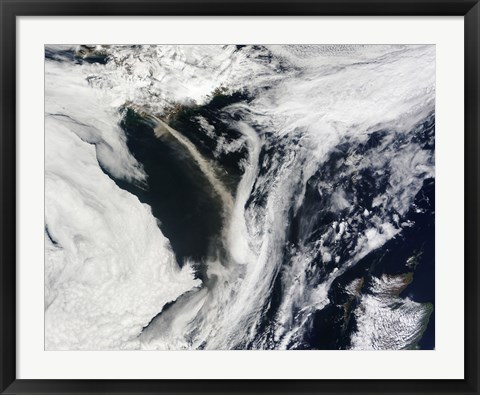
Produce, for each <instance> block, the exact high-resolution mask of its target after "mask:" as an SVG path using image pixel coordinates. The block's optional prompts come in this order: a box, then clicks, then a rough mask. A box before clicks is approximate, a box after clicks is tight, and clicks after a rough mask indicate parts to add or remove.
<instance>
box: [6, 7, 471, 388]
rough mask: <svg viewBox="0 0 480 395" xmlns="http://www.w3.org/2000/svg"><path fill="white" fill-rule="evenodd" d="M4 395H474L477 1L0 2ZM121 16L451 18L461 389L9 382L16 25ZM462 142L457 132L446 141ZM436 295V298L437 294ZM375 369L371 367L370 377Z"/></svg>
mask: <svg viewBox="0 0 480 395" xmlns="http://www.w3.org/2000/svg"><path fill="white" fill-rule="evenodd" d="M0 14H1V44H0V45H1V47H0V54H1V55H0V56H1V66H0V67H1V84H0V86H1V102H0V103H1V113H0V117H1V133H0V138H1V140H0V147H1V161H0V173H1V175H0V183H1V228H0V243H1V244H0V251H1V261H0V273H1V285H0V292H1V303H0V317H1V323H0V347H1V348H0V349H1V356H0V391H1V393H2V394H30V393H31V394H58V393H65V394H70V393H72V394H73V393H76V394H80V393H82V394H93V393H95V394H117V393H118V394H147V393H148V394H154V393H158V394H187V393H188V394H218V393H235V394H247V393H248V394H267V393H268V394H273V393H279V394H280V393H281V394H286V393H292V394H293V393H298V394H307V393H309V394H329V393H332V394H334V393H335V394H339V393H344V394H357V393H388V394H393V393H397V394H398V393H409V394H421V393H438V394H447V393H449V394H479V393H480V392H479V391H480V390H479V382H478V375H479V364H478V362H479V325H478V323H479V286H478V284H480V278H479V271H478V263H479V259H478V258H479V256H478V224H479V217H478V201H479V193H478V190H479V182H478V177H479V167H480V166H479V165H480V159H479V158H480V149H479V145H478V144H479V139H478V133H479V131H480V120H479V119H480V118H479V111H480V100H479V97H480V85H479V68H480V62H479V57H480V44H479V43H480V41H479V38H480V4H479V2H478V0H419V1H415V0H393V1H387V0H383V1H382V0H300V1H295V2H294V1H293V0H284V1H282V0H277V1H273V0H232V1H220V0H207V1H204V0H197V1H195V0H176V1H175V0H140V1H129V0H99V1H95V2H94V1H91V0H75V1H66V0H49V1H48V0H17V1H13V0H0ZM79 15H82V16H94V15H97V16H104V15H115V16H126V15H136V16H140V15H194V16H201V15H218V16H225V15H285V16H289V15H292V16H293V15H326V16H331V15H352V16H360V15H371V16H384V15H457V16H463V17H464V21H465V36H464V38H465V42H464V45H465V132H464V133H465V163H464V165H465V213H464V215H465V379H463V380H24V379H17V378H16V362H17V361H16V308H15V306H16V300H15V299H16V275H15V272H16V198H17V196H16V143H15V140H16V119H15V117H16V58H15V55H16V17H17V16H79ZM456 132H458V133H460V132H461V127H459V130H458V131H452V133H456ZM440 292H441V291H440ZM372 369H374V367H372Z"/></svg>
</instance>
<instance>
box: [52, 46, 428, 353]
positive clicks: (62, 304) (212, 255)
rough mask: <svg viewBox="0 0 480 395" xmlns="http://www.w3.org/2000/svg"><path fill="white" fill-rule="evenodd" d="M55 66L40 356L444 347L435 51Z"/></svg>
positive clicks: (303, 49)
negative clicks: (438, 323)
mask: <svg viewBox="0 0 480 395" xmlns="http://www.w3.org/2000/svg"><path fill="white" fill-rule="evenodd" d="M45 54H46V59H45V147H46V154H45V250H46V255H45V347H46V349H47V350H122V349H145V350H180V349H351V348H354V349H404V348H433V347H434V340H433V334H432V333H433V329H432V325H433V324H432V322H433V320H432V319H431V317H432V314H433V313H432V312H433V304H434V280H433V279H434V261H433V256H434V254H433V253H432V251H433V249H434V227H433V221H434V180H435V168H434V147H435V145H434V127H435V113H434V110H435V47H434V46H430V45H423V46H419V45H366V46H361V45H352V46H348V45H290V46H276V45H273V46H236V45H230V46H221V45H196V46H190V45H189V46H187V45H180V46H171V45H135V46H117V45H104V46H47V47H46V49H45Z"/></svg>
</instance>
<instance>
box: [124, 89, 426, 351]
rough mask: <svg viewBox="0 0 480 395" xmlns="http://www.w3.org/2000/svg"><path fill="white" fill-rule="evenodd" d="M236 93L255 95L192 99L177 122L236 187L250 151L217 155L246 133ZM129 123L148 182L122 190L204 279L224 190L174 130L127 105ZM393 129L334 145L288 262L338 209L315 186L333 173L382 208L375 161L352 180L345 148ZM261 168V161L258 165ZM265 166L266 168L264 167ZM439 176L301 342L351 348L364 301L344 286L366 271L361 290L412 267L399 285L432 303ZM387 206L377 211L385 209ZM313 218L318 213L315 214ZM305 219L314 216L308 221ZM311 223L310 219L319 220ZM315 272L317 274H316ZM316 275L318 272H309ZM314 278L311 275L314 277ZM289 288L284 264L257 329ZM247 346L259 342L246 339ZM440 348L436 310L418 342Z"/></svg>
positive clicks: (298, 219) (332, 295)
mask: <svg viewBox="0 0 480 395" xmlns="http://www.w3.org/2000/svg"><path fill="white" fill-rule="evenodd" d="M237 102H245V103H247V102H248V98H247V97H245V96H242V95H240V94H237V95H234V96H222V95H220V96H218V97H216V98H214V100H212V101H211V102H210V103H209V104H208V105H206V106H202V107H196V108H188V109H183V110H181V111H179V112H178V113H177V114H176V115H175V117H173V119H171V120H170V125H171V126H172V127H173V128H175V129H176V130H177V131H179V132H180V133H182V134H183V135H184V136H186V137H187V138H188V139H189V140H190V141H192V142H193V143H194V144H195V146H196V147H197V149H198V150H199V151H200V152H201V153H202V155H204V156H205V157H207V158H208V159H209V160H211V161H213V162H214V163H215V164H216V165H217V166H218V167H219V168H220V169H222V171H221V172H220V173H219V174H221V177H222V181H223V182H224V183H225V184H226V186H227V188H228V189H230V190H231V191H232V194H234V192H235V189H236V185H237V183H238V182H239V180H240V178H241V176H242V172H243V170H242V166H241V165H240V163H241V160H242V159H244V158H245V157H246V155H247V152H246V150H245V149H240V150H238V151H235V152H231V153H228V154H220V155H218V154H217V155H214V154H213V152H214V151H215V147H216V144H217V141H216V139H217V138H219V137H220V136H223V137H224V138H225V137H226V138H228V139H231V140H235V139H238V138H239V137H240V134H239V133H238V132H237V131H235V130H234V129H233V128H230V127H229V126H228V125H229V122H231V121H234V120H238V119H234V118H233V117H232V116H231V115H227V114H226V113H225V112H223V111H222V108H223V107H225V106H227V105H229V104H232V103H237ZM199 115H201V116H202V117H204V118H205V119H206V120H207V121H208V122H209V123H210V124H212V125H214V126H215V136H214V137H212V136H207V135H206V134H205V133H202V132H201V131H200V130H199V127H198V123H197V121H196V117H197V116H199ZM121 126H122V128H123V129H124V130H125V132H126V136H127V145H128V148H129V150H130V152H131V153H132V154H133V156H134V157H135V158H136V159H137V160H138V161H139V162H140V163H141V164H142V165H143V167H144V170H145V173H146V174H147V176H148V187H147V188H142V187H140V186H138V185H133V184H130V183H126V182H124V181H121V180H115V181H116V182H117V184H118V185H119V186H120V187H122V188H124V189H125V190H127V191H129V192H131V193H133V194H135V195H136V196H137V197H138V198H139V199H140V200H141V201H142V202H144V203H147V204H148V205H150V206H151V207H152V212H153V215H154V216H155V217H156V218H157V219H158V221H159V227H160V229H161V231H162V233H163V234H164V235H165V236H166V237H167V238H168V239H169V240H170V243H171V245H172V249H173V251H174V253H175V255H176V257H177V260H178V262H179V265H183V263H184V262H185V260H187V259H188V260H192V261H194V262H196V268H197V274H198V276H199V277H200V278H202V280H205V281H206V280H207V279H206V276H205V270H206V267H205V266H204V265H205V262H206V259H207V257H209V256H214V255H215V254H218V253H219V252H218V251H219V248H220V245H219V242H218V240H219V238H220V233H221V231H222V225H223V222H222V217H221V212H222V207H221V202H220V200H219V198H218V196H217V195H216V194H215V193H213V191H212V188H211V185H210V184H209V182H208V180H207V179H206V177H205V176H204V175H203V173H202V172H201V170H200V169H199V168H198V166H197V165H196V163H195V162H194V161H193V160H192V158H191V157H190V154H189V153H188V152H187V150H186V149H185V148H184V147H183V146H182V145H181V144H180V143H178V141H176V140H175V139H174V138H172V137H171V136H170V138H169V137H168V136H165V137H162V138H158V137H156V136H155V134H154V132H153V124H152V123H151V122H150V121H148V120H147V119H144V118H142V117H140V116H139V115H138V114H137V113H135V112H134V111H133V110H131V109H127V110H126V112H125V116H124V121H123V122H122V125H121ZM434 126H435V122H434V117H433V116H431V117H429V119H427V120H426V121H425V123H424V124H423V125H420V127H418V128H417V129H416V132H415V137H414V138H416V139H419V141H420V143H421V144H423V146H424V149H431V150H433V149H434ZM389 133H390V132H389V131H378V132H375V133H372V134H371V135H370V138H369V139H368V141H367V142H366V143H365V144H363V145H360V146H356V147H354V148H352V146H350V145H349V144H347V143H346V144H344V145H343V146H339V147H338V149H337V150H336V151H335V152H333V153H332V154H331V157H330V159H329V160H328V161H327V162H326V163H325V164H324V166H322V167H321V168H320V169H319V170H318V172H317V173H316V174H315V175H314V177H312V179H311V180H310V181H309V183H308V185H307V190H306V193H305V198H304V201H303V203H302V206H301V208H300V209H299V210H298V212H297V213H296V215H294V214H293V211H292V213H291V216H290V220H289V224H288V227H287V228H288V230H287V236H288V237H287V243H286V246H285V252H284V262H283V264H282V265H283V266H284V267H288V264H289V260H290V259H291V255H290V252H291V251H292V250H294V249H295V247H296V246H300V245H304V244H308V243H312V242H315V241H316V237H318V236H319V235H321V234H322V233H323V232H324V230H325V229H326V228H327V227H331V226H332V223H334V221H337V220H338V219H339V218H340V214H342V213H333V212H330V211H329V210H328V209H326V207H329V200H328V199H329V197H328V194H327V193H325V194H324V195H322V196H323V197H319V194H318V185H317V184H318V182H319V181H320V180H328V181H329V182H330V184H332V185H341V187H342V188H343V189H344V190H345V191H347V193H349V194H352V195H355V196H356V199H357V202H358V208H356V209H355V210H356V211H354V212H353V213H352V216H353V217H354V218H356V217H355V215H358V216H360V215H361V212H362V211H363V210H364V208H368V209H369V210H370V211H375V208H374V207H372V201H373V197H374V196H375V195H376V194H377V193H378V192H379V190H386V188H387V187H388V183H387V181H388V179H385V180H382V179H378V178H376V177H375V175H374V172H373V170H371V169H363V170H362V172H363V173H362V174H361V175H362V177H361V178H360V181H357V182H352V181H351V179H350V178H348V177H346V176H345V175H344V174H343V173H342V166H341V165H339V163H343V161H344V160H345V158H346V156H347V155H348V154H349V153H351V151H352V149H355V150H356V153H358V154H361V155H369V154H370V152H372V150H373V149H375V147H377V146H378V145H379V144H380V142H381V141H382V139H383V138H384V137H385V136H386V135H388V134H389ZM281 149H282V148H281V144H270V145H269V144H266V145H265V146H264V148H263V149H262V152H261V154H260V159H259V161H260V163H264V162H265V163H267V162H268V161H269V157H270V156H271V155H273V154H274V153H277V154H278V152H279V150H281ZM260 168H261V169H262V168H264V167H262V166H260ZM261 171H262V170H261ZM253 200H255V201H256V203H259V202H261V201H262V196H253V195H252V196H251V198H250V199H249V201H248V202H247V206H248V205H249V204H251V202H252V201H253ZM434 208H435V180H434V179H427V180H426V181H425V182H424V184H423V187H422V189H421V190H420V192H419V193H418V194H417V196H416V198H415V203H414V205H413V206H412V207H411V209H410V211H409V212H408V213H407V214H406V215H405V217H404V218H402V221H411V223H413V226H411V227H405V228H404V229H403V230H402V232H401V233H400V234H399V235H397V236H396V237H394V238H393V239H391V240H390V241H388V242H387V243H386V244H385V245H384V246H382V247H381V248H379V249H377V250H375V251H373V252H371V253H370V254H368V255H367V256H365V257H364V258H363V259H361V260H360V261H359V262H358V263H357V264H356V265H355V266H354V267H353V268H351V269H349V270H347V271H346V272H345V273H344V274H343V275H341V276H340V277H338V278H337V279H336V280H335V281H334V283H333V285H332V287H331V289H330V291H329V299H330V301H331V303H330V304H329V305H328V306H327V307H326V308H324V309H322V310H320V311H317V312H316V313H315V314H314V315H313V316H312V318H311V320H310V321H309V323H308V325H309V328H310V329H309V330H308V331H307V332H306V334H305V336H304V338H303V340H302V342H301V344H300V345H298V344H297V345H296V348H301V349H348V348H349V347H350V339H351V335H352V333H353V332H354V331H355V330H356V322H355V317H354V314H353V311H354V310H355V307H356V306H357V303H358V300H351V297H349V296H348V295H347V294H346V292H345V286H346V285H347V284H349V283H350V282H351V281H352V280H354V279H357V278H363V279H364V282H363V287H362V289H361V292H362V293H363V292H365V293H368V292H369V290H368V286H369V281H370V280H371V279H372V277H380V276H381V275H382V274H392V275H393V274H395V275H397V274H405V273H413V281H412V282H411V283H410V284H409V285H408V286H407V287H406V289H405V290H404V291H403V292H402V293H401V294H400V296H401V297H407V296H408V297H409V298H410V299H412V300H414V301H416V302H422V303H431V304H433V305H434V304H435V276H434V272H435V222H434V219H435V214H434ZM379 215H380V214H379ZM312 218H313V219H314V220H312ZM306 219H308V223H309V224H310V225H309V226H310V228H309V229H308V230H306V229H305V223H306ZM352 223H353V225H352V226H354V227H356V230H357V232H358V233H359V234H360V233H361V232H363V231H365V226H366V225H364V224H363V223H362V222H361V221H357V220H354V221H353V222H352ZM312 227H313V228H312ZM350 251H351V244H349V243H345V244H344V245H339V246H338V247H337V253H338V254H339V255H340V256H341V257H342V260H347V259H348V256H349V254H350ZM412 256H416V257H417V258H416V259H415V265H412V266H411V267H409V266H407V264H406V262H407V259H408V258H410V257H412ZM333 268H334V267H333V263H330V264H327V263H324V262H322V260H321V258H320V257H318V265H317V267H316V269H315V270H316V271H317V272H316V278H322V277H326V276H327V274H328V273H329V272H330V271H332V270H333ZM312 279H313V277H312ZM312 281H313V280H312ZM312 285H313V284H312ZM282 297H283V286H282V270H281V271H280V273H279V275H278V276H277V277H276V280H275V281H274V284H273V289H272V292H271V296H270V298H269V300H268V308H267V309H266V310H265V312H264V317H263V322H262V324H261V325H260V326H259V327H258V328H257V330H258V331H259V333H260V334H261V332H262V331H267V330H268V328H269V324H270V323H271V321H272V319H274V317H275V314H276V312H277V311H278V308H279V306H280V304H281V301H282ZM244 346H245V348H250V347H252V344H250V345H244ZM434 347H435V312H434V311H433V313H432V314H431V316H430V321H429V323H428V326H427V328H426V330H425V332H424V334H423V337H422V338H421V340H420V341H419V343H418V348H420V349H433V348H434Z"/></svg>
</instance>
